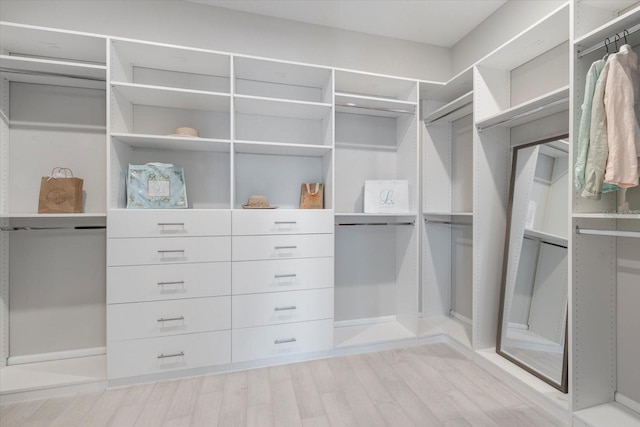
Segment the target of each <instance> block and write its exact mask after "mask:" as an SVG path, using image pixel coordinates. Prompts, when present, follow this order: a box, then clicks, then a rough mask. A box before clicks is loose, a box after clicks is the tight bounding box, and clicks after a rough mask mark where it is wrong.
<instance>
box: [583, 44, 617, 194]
mask: <svg viewBox="0 0 640 427" xmlns="http://www.w3.org/2000/svg"><path fill="white" fill-rule="evenodd" d="M615 55H617V54H613V55H611V56H610V57H609V60H607V63H606V64H605V65H604V68H603V69H602V72H601V73H600V76H599V77H598V81H597V82H596V86H595V89H594V92H593V101H592V105H591V124H590V131H589V133H590V140H589V150H588V153H587V162H586V164H585V169H584V187H583V189H582V197H585V198H588V199H595V200H600V197H601V196H602V190H603V183H604V171H605V168H606V165H607V156H608V154H609V147H608V144H607V115H606V112H605V108H604V94H605V89H606V84H607V76H608V75H609V68H610V65H609V64H610V63H611V62H610V61H611V59H612V58H613V57H614V56H615Z"/></svg>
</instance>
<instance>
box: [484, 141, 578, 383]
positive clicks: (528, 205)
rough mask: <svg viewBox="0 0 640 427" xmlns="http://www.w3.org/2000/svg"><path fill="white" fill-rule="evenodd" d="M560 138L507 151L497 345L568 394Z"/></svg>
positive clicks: (563, 144) (564, 182) (564, 175)
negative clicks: (509, 162) (506, 202)
mask: <svg viewBox="0 0 640 427" xmlns="http://www.w3.org/2000/svg"><path fill="white" fill-rule="evenodd" d="M566 138H567V135H563V136H560V137H556V138H552V139H546V140H543V141H538V142H534V143H530V144H525V145H521V146H518V147H515V148H514V149H513V161H512V171H511V188H510V194H509V212H508V223H507V233H506V242H505V262H504V271H503V275H502V292H501V298H500V315H499V324H498V340H497V342H498V344H497V346H496V351H497V352H498V354H500V355H501V356H503V357H505V358H507V359H509V360H510V361H512V362H513V363H515V364H517V365H519V366H520V367H522V368H524V369H526V370H527V371H529V372H530V373H532V374H534V375H536V376H537V377H538V378H540V379H542V380H544V381H546V382H547V383H549V384H551V385H552V386H554V387H556V388H558V389H559V390H561V391H563V392H565V393H566V392H567V351H566V349H567V332H566V328H567V288H568V287H567V275H568V266H569V264H568V258H567V256H568V254H567V236H568V232H569V225H568V202H567V200H568V196H569V194H568V191H569V184H568V179H569V176H568V168H569V155H568V151H569V149H568V143H567V139H566Z"/></svg>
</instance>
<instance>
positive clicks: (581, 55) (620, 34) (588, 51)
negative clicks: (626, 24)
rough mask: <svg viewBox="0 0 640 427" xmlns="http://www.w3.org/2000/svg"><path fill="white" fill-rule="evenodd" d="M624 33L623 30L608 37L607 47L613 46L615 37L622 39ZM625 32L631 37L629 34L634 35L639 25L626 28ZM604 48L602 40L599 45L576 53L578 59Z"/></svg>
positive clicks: (638, 29)
mask: <svg viewBox="0 0 640 427" xmlns="http://www.w3.org/2000/svg"><path fill="white" fill-rule="evenodd" d="M624 31H625V30H622V31H621V32H619V33H616V34H614V35H613V37H609V40H610V42H609V45H612V44H614V43H613V39H614V38H615V36H618V37H620V38H621V39H623V38H624ZM626 31H627V34H628V35H631V34H633V33H635V32H636V31H640V24H637V25H634V26H633V27H631V28H627V30H626ZM605 46H606V44H605V41H604V40H603V41H601V42H600V43H598V44H597V45H595V46H591V47H590V48H588V49H585V50H581V51H579V52H578V58H582V57H583V56H585V55H588V54H590V53H591V52H595V51H596V50H599V49H602V48H603V47H605Z"/></svg>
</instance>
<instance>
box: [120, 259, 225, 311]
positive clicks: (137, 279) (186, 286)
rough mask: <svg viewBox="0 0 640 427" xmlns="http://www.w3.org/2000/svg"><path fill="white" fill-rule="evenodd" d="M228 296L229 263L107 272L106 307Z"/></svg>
mask: <svg viewBox="0 0 640 427" xmlns="http://www.w3.org/2000/svg"><path fill="white" fill-rule="evenodd" d="M230 294H231V263H230V262H213V263H196V264H174V265H135V266H127V267H109V268H107V304H116V303H123V302H141V301H158V300H169V299H180V298H197V297H214V296H220V295H230Z"/></svg>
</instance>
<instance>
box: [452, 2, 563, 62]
mask: <svg viewBox="0 0 640 427" xmlns="http://www.w3.org/2000/svg"><path fill="white" fill-rule="evenodd" d="M564 3H566V1H564V0H509V1H507V2H506V3H505V4H504V5H503V6H502V7H501V8H500V9H498V10H497V11H495V12H494V13H493V14H492V15H491V16H489V17H488V18H487V19H485V20H484V21H483V22H482V23H481V24H480V25H478V26H477V27H476V28H474V29H473V30H472V31H470V32H469V34H467V35H466V36H465V37H464V38H463V39H462V40H460V41H459V42H458V43H457V44H456V45H455V46H454V47H453V49H452V50H451V72H452V73H453V74H452V75H456V74H458V73H459V72H460V71H463V70H464V69H465V68H467V67H469V66H470V65H473V63H475V62H476V61H478V60H479V59H481V58H482V57H484V56H485V55H487V54H488V53H490V52H492V51H493V50H495V49H496V48H497V47H499V46H501V45H502V44H503V43H504V42H506V41H507V40H509V39H510V38H512V37H514V36H516V35H517V34H519V33H521V32H522V31H523V30H524V29H526V28H528V27H530V26H531V25H533V24H535V23H536V22H538V21H539V20H540V19H542V18H543V17H544V16H546V15H547V14H549V13H551V12H552V11H553V10H555V9H557V8H558V7H560V6H561V5H562V4H564ZM567 25H569V23H568V22H567Z"/></svg>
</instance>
